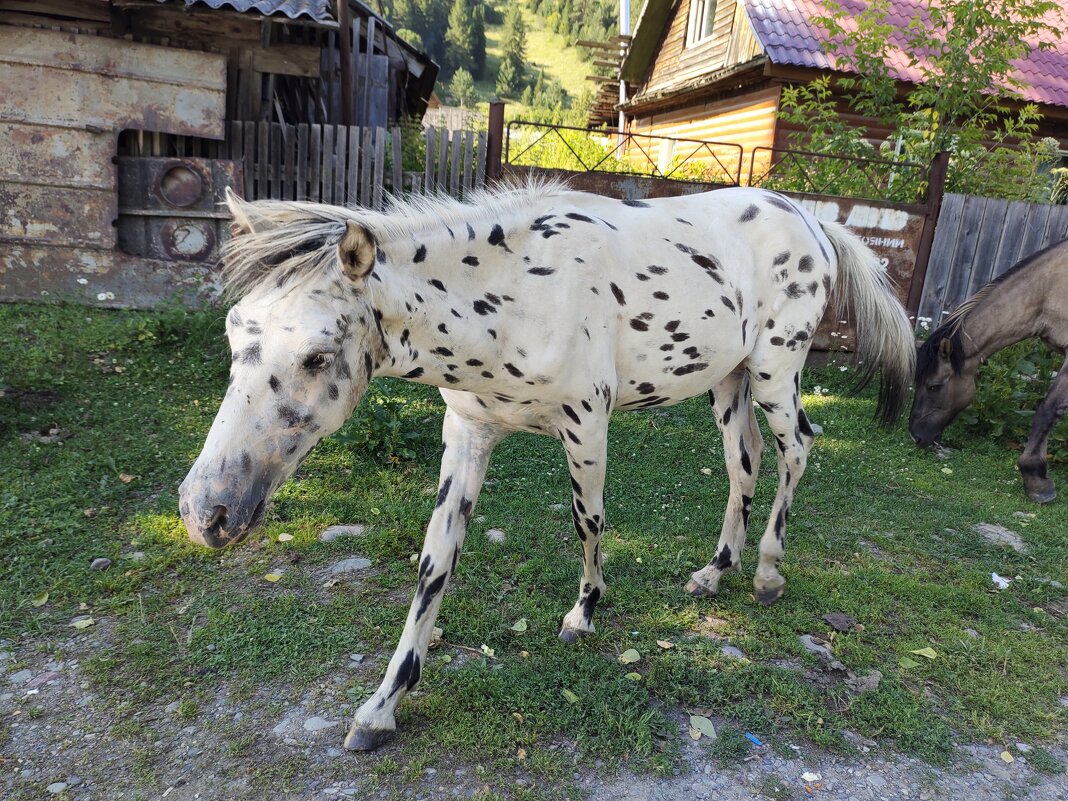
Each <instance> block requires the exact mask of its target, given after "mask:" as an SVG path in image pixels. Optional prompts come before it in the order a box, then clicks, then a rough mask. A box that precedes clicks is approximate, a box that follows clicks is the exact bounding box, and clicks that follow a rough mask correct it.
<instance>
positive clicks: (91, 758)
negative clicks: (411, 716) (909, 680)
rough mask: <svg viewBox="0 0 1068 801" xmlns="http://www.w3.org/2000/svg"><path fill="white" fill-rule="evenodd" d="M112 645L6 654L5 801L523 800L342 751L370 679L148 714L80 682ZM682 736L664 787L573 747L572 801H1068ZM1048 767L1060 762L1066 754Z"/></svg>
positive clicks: (918, 770) (959, 777)
mask: <svg viewBox="0 0 1068 801" xmlns="http://www.w3.org/2000/svg"><path fill="white" fill-rule="evenodd" d="M109 638H110V635H109V625H108V621H107V620H106V619H105V620H101V621H98V622H97V623H96V628H95V630H94V631H93V632H92V635H91V636H85V635H76V636H71V637H70V638H68V639H65V640H63V641H57V642H50V643H41V642H29V641H27V642H24V643H17V644H15V643H0V721H2V728H0V764H2V768H3V771H2V773H0V798H3V799H5V801H28V800H29V799H46V798H57V799H62V800H63V801H68V800H69V801H74V800H75V799H77V800H78V801H89V800H90V799H97V800H99V801H121V800H122V799H154V798H167V799H170V800H171V801H187V800H192V799H203V800H204V801H215V800H216V799H219V800H220V801H222V799H226V801H243V799H262V798H265V797H270V798H287V799H309V800H310V799H331V798H336V799H344V798H358V799H377V798H382V799H390V798H414V799H439V798H470V797H477V796H479V794H480V793H486V792H487V791H493V792H496V793H500V794H502V795H504V796H505V797H509V796H513V795H514V794H515V793H516V792H517V791H521V790H524V789H531V788H532V784H533V782H532V780H531V779H530V778H529V777H528V776H526V775H524V772H523V771H522V770H517V771H515V772H514V773H512V774H511V775H507V776H502V775H500V774H492V773H491V771H490V769H489V767H488V766H486V765H479V764H457V762H456V761H455V760H453V759H451V758H450V757H449V756H448V755H447V754H442V755H441V758H440V759H439V760H438V761H437V763H436V764H430V765H425V766H417V767H415V768H413V766H412V765H411V764H409V765H406V766H405V765H402V766H401V767H400V768H398V767H397V766H396V765H393V764H391V763H390V762H389V761H388V760H390V759H395V760H397V762H401V761H402V759H401V758H400V752H399V749H398V748H397V746H396V745H395V744H394V745H391V746H389V747H387V748H386V749H384V751H383V752H381V753H379V754H375V755H357V754H350V753H347V752H345V751H343V750H342V749H341V748H340V745H341V740H342V736H343V734H344V729H345V726H346V725H347V720H348V718H349V717H350V716H351V714H352V713H353V711H354V709H353V704H352V701H351V699H350V698H349V696H348V695H347V694H346V690H347V688H348V687H349V686H350V685H351V683H352V682H353V681H354V680H366V681H370V680H372V679H373V676H372V674H373V673H376V672H377V670H378V667H377V666H375V665H370V664H365V663H360V662H356V661H354V662H353V664H352V665H351V666H350V668H349V669H348V670H346V671H344V672H340V673H338V674H335V675H331V676H328V677H326V679H325V680H324V681H321V682H319V683H317V684H315V685H314V686H312V687H311V688H309V689H306V690H304V691H300V692H295V691H294V690H292V688H289V687H286V686H284V685H264V686H261V687H259V688H257V689H256V691H255V692H254V693H252V694H251V696H249V694H248V693H243V694H241V695H240V697H238V696H237V695H236V694H235V693H234V691H233V688H231V687H229V686H228V685H227V684H226V683H225V682H223V683H221V684H219V685H218V686H217V689H216V691H215V692H213V693H212V696H211V697H212V700H211V702H210V703H209V704H203V705H199V706H190V705H188V704H183V703H180V702H179V701H177V700H167V699H159V700H157V701H153V702H150V703H146V704H142V703H139V702H138V700H137V699H136V698H129V699H123V698H113V697H104V696H103V695H101V694H99V692H98V691H97V690H95V689H94V688H96V687H98V686H99V683H97V682H91V681H90V680H89V677H88V675H87V672H86V667H85V665H86V663H87V661H88V660H90V659H91V658H92V657H93V656H94V654H95V653H96V652H98V651H99V649H100V648H102V647H104V644H105V643H107V642H108V641H109ZM371 661H372V660H366V662H367V663H370V662H371ZM365 674H366V675H365ZM677 722H678V726H679V734H680V738H683V739H684V740H685V741H686V743H687V744H686V746H685V747H684V752H683V767H681V768H680V769H679V771H678V773H677V775H675V776H672V777H668V778H650V777H648V776H635V775H633V774H631V773H630V772H629V771H627V770H626V769H624V770H622V771H618V770H616V769H615V767H614V766H612V765H605V764H603V763H600V762H598V763H596V764H595V765H593V766H588V767H581V768H580V765H579V758H578V756H577V752H576V751H575V750H574V749H573V748H572V747H571V746H569V744H567V743H560V744H558V745H557V746H555V748H561V749H564V750H565V751H569V750H570V751H571V753H572V754H573V755H574V762H575V773H574V774H573V776H571V777H570V780H571V781H572V782H573V784H574V788H575V791H576V792H575V795H576V796H577V797H580V798H588V799H592V801H647V800H648V801H689V799H704V798H709V799H713V798H714V799H718V800H719V801H741V800H742V799H746V800H748V799H754V798H767V799H774V800H775V801H784V800H785V799H800V798H816V799H825V800H826V801H833V800H836V799H842V801H846V800H847V799H848V800H849V801H860V800H862V799H917V800H918V801H925V800H926V799H930V801H936V800H937V801H943V799H954V800H957V799H959V801H995V800H996V801H1002V800H1003V799H1027V800H1028V801H1059V800H1060V799H1068V778H1066V777H1065V776H1064V775H1049V774H1046V773H1042V772H1039V771H1037V770H1036V769H1035V768H1034V766H1032V765H1031V764H1028V759H1027V757H1026V755H1019V754H1018V755H1017V756H1016V757H1015V759H1014V761H1013V762H1012V763H1011V764H1007V763H1006V762H1004V761H1003V760H1002V758H1001V756H1000V754H1001V748H1000V747H995V746H993V745H976V746H965V747H961V748H958V750H957V755H956V757H955V760H954V761H953V763H952V764H951V765H949V766H947V767H944V768H935V767H932V766H930V765H927V764H925V763H923V762H921V761H919V760H916V759H911V758H907V757H902V756H899V755H894V754H889V753H887V752H886V751H885V750H883V749H878V748H877V747H876V744H875V743H873V742H871V741H865V740H863V739H862V738H859V737H854V738H853V744H854V745H855V746H856V748H857V751H856V753H855V755H852V756H850V757H842V756H835V755H830V754H826V753H820V752H817V751H814V750H812V749H809V748H803V747H801V746H790V747H789V748H790V751H789V752H787V753H785V754H783V753H775V752H773V751H772V750H771V749H769V748H767V747H761V748H756V749H754V750H753V751H751V752H750V755H749V756H748V757H747V758H746V759H745V760H744V761H742V762H740V763H736V764H731V765H726V766H724V765H721V764H719V763H717V762H716V761H714V760H712V759H711V757H710V756H709V753H708V741H707V740H703V741H701V742H693V741H690V740H689V739H688V738H687V737H686V734H685V731H686V724H685V719H684V716H683V715H681V714H679V715H677ZM1026 748H1027V746H1026V744H1025V745H1024V749H1025V750H1026ZM781 750H782V749H780V751H781ZM789 754H792V755H789ZM1053 754H1054V756H1055V757H1056V758H1057V759H1059V760H1062V761H1064V760H1065V759H1066V754H1065V752H1064V751H1054V752H1053ZM817 774H818V775H817ZM533 789H534V790H535V792H536V791H537V790H538V789H539V788H537V787H534V788H533ZM542 789H544V788H542ZM534 797H535V798H537V797H539V795H534Z"/></svg>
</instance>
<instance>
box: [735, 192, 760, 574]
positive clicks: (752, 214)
mask: <svg viewBox="0 0 1068 801" xmlns="http://www.w3.org/2000/svg"><path fill="white" fill-rule="evenodd" d="M758 214H760V209H759V208H758V207H757V206H755V205H753V204H749V206H748V208H746V210H745V211H743V212H742V216H741V217H739V218H738V222H750V221H751V220H755V219H756V217H757V215H758ZM728 553H729V550H728Z"/></svg>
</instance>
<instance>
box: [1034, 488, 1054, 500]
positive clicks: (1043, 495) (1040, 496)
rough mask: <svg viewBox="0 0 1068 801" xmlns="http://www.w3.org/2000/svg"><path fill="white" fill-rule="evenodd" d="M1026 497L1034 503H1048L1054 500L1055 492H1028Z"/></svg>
mask: <svg viewBox="0 0 1068 801" xmlns="http://www.w3.org/2000/svg"><path fill="white" fill-rule="evenodd" d="M1027 497H1028V498H1030V499H1031V500H1032V501H1034V502H1035V503H1049V502H1050V501H1052V500H1053V499H1054V498H1056V497H1057V490H1055V489H1048V490H1039V491H1037V492H1029V493H1027Z"/></svg>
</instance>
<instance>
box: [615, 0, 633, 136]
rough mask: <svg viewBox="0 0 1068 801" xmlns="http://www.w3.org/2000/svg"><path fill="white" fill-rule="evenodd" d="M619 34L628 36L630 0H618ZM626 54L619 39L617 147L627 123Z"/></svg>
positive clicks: (623, 45)
mask: <svg viewBox="0 0 1068 801" xmlns="http://www.w3.org/2000/svg"><path fill="white" fill-rule="evenodd" d="M619 35H620V36H630V0H619ZM626 55H627V45H626V43H625V42H623V41H622V40H620V43H619V64H620V70H619V105H620V109H619V122H618V123H617V127H618V128H619V136H618V141H619V147H620V148H621V149H622V147H623V129H624V128H625V127H626V124H627V115H626V114H625V113H624V112H623V109H622V105H623V104H624V103H626V102H627V82H626V81H624V80H623V59H624V57H626Z"/></svg>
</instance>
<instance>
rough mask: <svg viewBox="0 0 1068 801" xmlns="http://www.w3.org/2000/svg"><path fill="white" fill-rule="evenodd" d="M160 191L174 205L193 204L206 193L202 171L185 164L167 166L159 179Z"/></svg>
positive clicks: (181, 206) (183, 206)
mask: <svg viewBox="0 0 1068 801" xmlns="http://www.w3.org/2000/svg"><path fill="white" fill-rule="evenodd" d="M159 193H160V195H162V196H163V199H164V200H166V201H167V202H168V203H170V204H171V205H172V206H178V207H179V208H185V207H186V206H192V205H193V204H194V203H196V202H197V201H198V200H200V197H201V195H203V194H204V179H203V178H201V177H200V173H198V172H197V171H196V170H194V169H192V168H190V167H187V166H186V165H184V164H175V165H173V166H169V167H167V169H166V170H165V171H164V173H163V175H161V176H160V179H159Z"/></svg>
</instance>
